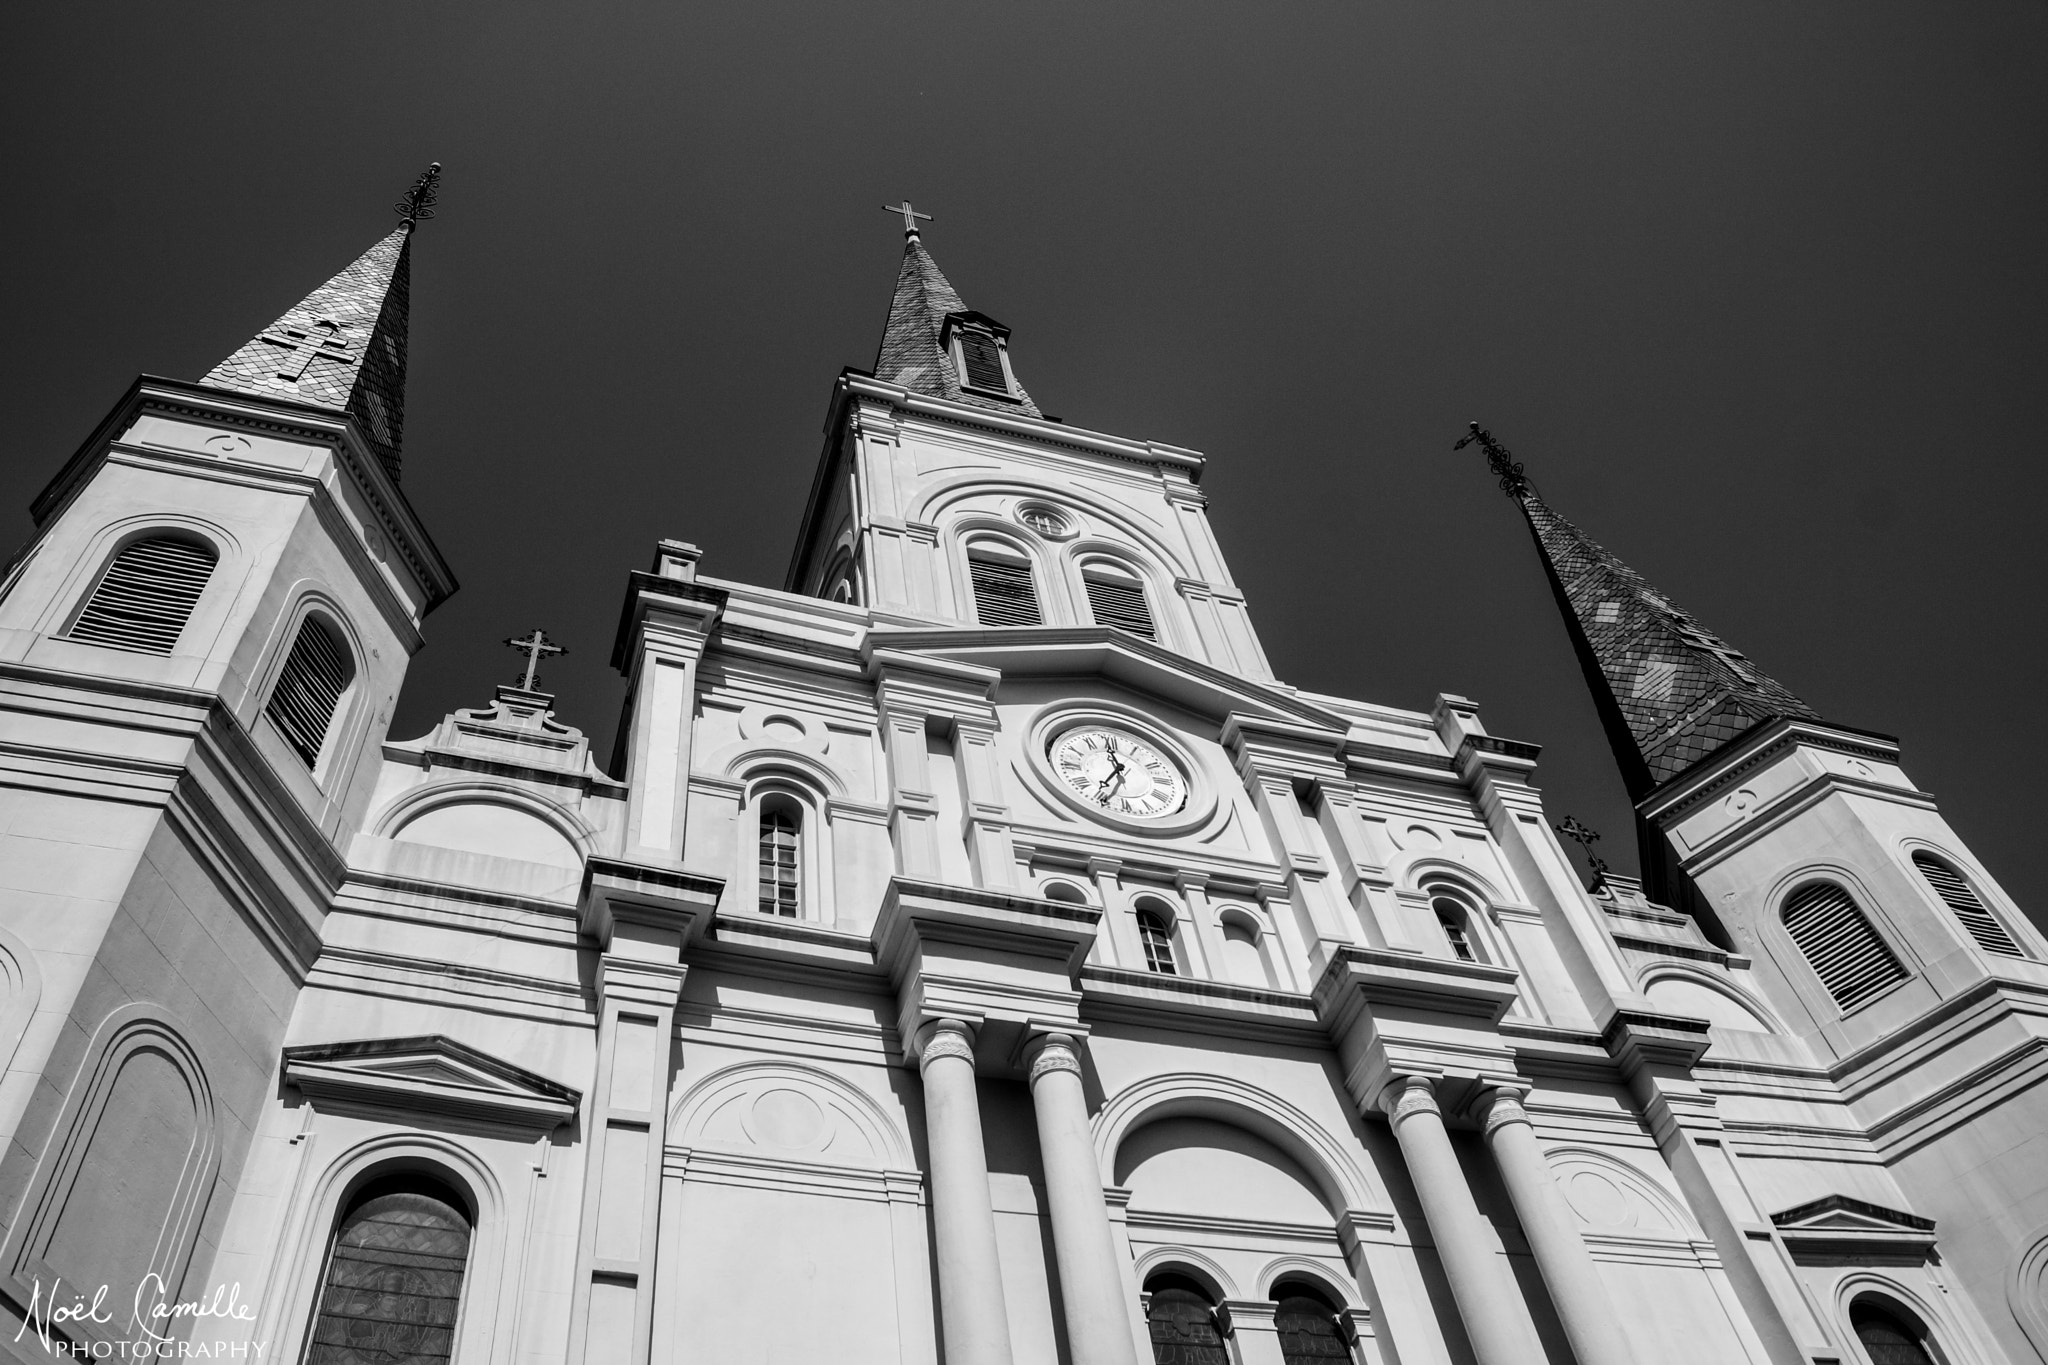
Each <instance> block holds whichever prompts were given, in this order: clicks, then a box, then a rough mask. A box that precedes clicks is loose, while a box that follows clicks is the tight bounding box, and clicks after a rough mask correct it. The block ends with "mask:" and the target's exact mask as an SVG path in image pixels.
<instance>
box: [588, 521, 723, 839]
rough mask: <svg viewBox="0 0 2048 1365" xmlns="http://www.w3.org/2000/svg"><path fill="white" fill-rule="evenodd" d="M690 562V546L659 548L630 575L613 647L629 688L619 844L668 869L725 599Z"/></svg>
mask: <svg viewBox="0 0 2048 1365" xmlns="http://www.w3.org/2000/svg"><path fill="white" fill-rule="evenodd" d="M697 556H698V551H697V547H696V546H694V545H686V544H684V543H683V542H681V541H673V540H665V541H662V542H661V543H660V545H659V546H658V547H657V550H656V554H655V569H654V572H652V573H635V574H633V575H632V577H631V580H630V582H629V585H628V587H627V590H626V607H625V614H624V616H623V618H622V619H621V620H620V622H619V634H618V641H617V643H616V644H614V645H613V647H612V666H613V667H614V668H616V669H618V670H619V671H620V672H621V673H624V674H625V675H626V682H627V686H628V688H629V689H630V690H629V694H628V695H629V696H630V698H631V700H630V702H629V704H628V711H627V719H626V726H625V729H624V730H623V731H622V733H621V735H620V743H621V748H622V750H623V752H622V753H621V754H620V755H619V757H621V758H623V759H624V766H625V777H626V781H627V783H628V785H629V787H630V789H631V790H630V794H629V796H628V799H627V807H626V838H625V845H626V850H627V856H628V857H629V858H631V859H633V860H634V861H637V862H645V863H668V864H670V865H674V864H677V863H680V862H681V861H682V858H683V850H684V848H685V843H684V837H685V833H686V831H685V828H684V826H685V822H686V820H687V818H688V815H689V809H690V749H691V738H692V733H693V731H694V730H695V720H696V709H697V669H698V664H699V662H700V661H701V660H702V659H703V657H704V650H705V647H706V645H707V644H708V643H709V641H710V637H711V633H712V631H713V630H714V629H715V628H716V627H717V625H718V619H719V616H720V614H721V613H722V611H723V610H724V607H725V601H726V594H725V592H724V591H723V590H722V589H718V588H713V587H709V586H707V585H704V584H700V583H698V582H697V581H696V576H697ZM614 766H615V767H616V766H617V764H616V763H615V765H614Z"/></svg>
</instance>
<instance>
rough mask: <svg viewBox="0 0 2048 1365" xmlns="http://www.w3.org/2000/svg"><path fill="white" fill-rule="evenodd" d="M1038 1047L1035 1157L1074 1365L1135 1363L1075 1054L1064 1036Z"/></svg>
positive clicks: (1040, 1040) (1033, 1091)
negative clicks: (1049, 1219) (1047, 1210)
mask: <svg viewBox="0 0 2048 1365" xmlns="http://www.w3.org/2000/svg"><path fill="white" fill-rule="evenodd" d="M1033 1047H1034V1048H1035V1049H1036V1051H1035V1054H1034V1055H1033V1056H1032V1058H1031V1107H1032V1109H1033V1110H1034V1111H1035V1112H1036V1114H1037V1115H1038V1155H1039V1160H1040V1161H1041V1162H1042V1163H1043V1165H1044V1166H1045V1202H1046V1205H1047V1206H1048V1207H1049V1208H1050V1209H1051V1211H1052V1243H1053V1255H1054V1258H1055V1259H1056V1260H1057V1261H1058V1262H1059V1276H1060V1299H1061V1302H1062V1303H1063V1304H1064V1305H1065V1308H1066V1316H1067V1345H1068V1348H1069V1350H1070V1351H1071V1352H1072V1353H1073V1359H1074V1365H1138V1358H1137V1355H1136V1353H1135V1348H1134V1345H1133V1338H1132V1336H1131V1322H1130V1317H1129V1314H1128V1312H1127V1311H1126V1308H1125V1305H1124V1296H1123V1276H1122V1275H1120V1274H1118V1273H1117V1255H1116V1242H1115V1239H1114V1238H1113V1237H1112V1236H1111V1235H1110V1229H1109V1208H1108V1206H1107V1205H1106V1204H1105V1203H1104V1202H1103V1199H1102V1169H1101V1168H1100V1167H1099V1166H1097V1165H1096V1163H1095V1143H1094V1140H1093V1137H1092V1136H1091V1134H1090V1133H1089V1130H1088V1098H1087V1095H1086V1094H1085V1093H1084V1092H1083V1090H1082V1087H1081V1059H1080V1056H1079V1053H1078V1049H1077V1046H1076V1044H1075V1042H1074V1040H1073V1039H1072V1038H1070V1037H1068V1036H1067V1035H1066V1034H1064V1033H1048V1034H1043V1035H1041V1036H1040V1037H1039V1038H1038V1040H1037V1041H1036V1042H1035V1043H1034V1044H1033Z"/></svg>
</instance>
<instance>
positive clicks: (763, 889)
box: [759, 792, 804, 919]
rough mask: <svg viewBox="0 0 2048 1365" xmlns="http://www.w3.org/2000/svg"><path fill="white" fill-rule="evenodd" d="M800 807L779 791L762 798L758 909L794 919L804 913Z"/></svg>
mask: <svg viewBox="0 0 2048 1365" xmlns="http://www.w3.org/2000/svg"><path fill="white" fill-rule="evenodd" d="M803 831H804V812H803V807H802V806H800V805H798V804H797V803H796V801H795V800H794V799H793V798H791V797H789V796H786V795H784V794H783V793H781V792H774V793H770V794H769V795H768V796H765V797H763V798H762V800H761V836H760V878H759V884H760V910H761V913H762V914H764V915H780V916H782V917H783V918H785V919H795V918H797V917H798V916H799V915H801V914H802V913H803V896H802V892H803V880H802V877H803V874H802V867H803Z"/></svg>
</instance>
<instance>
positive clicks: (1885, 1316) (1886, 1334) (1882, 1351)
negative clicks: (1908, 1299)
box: [1849, 1298, 1941, 1365]
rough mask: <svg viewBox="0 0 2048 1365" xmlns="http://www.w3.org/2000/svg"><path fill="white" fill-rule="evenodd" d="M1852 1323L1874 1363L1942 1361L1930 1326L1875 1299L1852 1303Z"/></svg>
mask: <svg viewBox="0 0 2048 1365" xmlns="http://www.w3.org/2000/svg"><path fill="white" fill-rule="evenodd" d="M1849 1325H1850V1326H1851V1327H1854V1328H1855V1329H1856V1340H1857V1341H1859V1342H1861V1343H1862V1345H1863V1353H1864V1354H1865V1355H1867V1356H1869V1357H1870V1365H1941V1358H1940V1357H1939V1356H1937V1355H1935V1353H1934V1347H1933V1344H1932V1343H1931V1342H1930V1341H1929V1340H1928V1337H1927V1330H1926V1329H1925V1328H1923V1327H1921V1326H1920V1324H1919V1323H1917V1322H1915V1321H1912V1320H1911V1319H1910V1318H1908V1316H1907V1315H1906V1314H1904V1313H1899V1312H1894V1311H1893V1310H1892V1309H1891V1308H1890V1307H1889V1306H1888V1305H1886V1304H1882V1303H1879V1302H1878V1301H1877V1300H1875V1299H1870V1298H1862V1299H1858V1300H1857V1301H1856V1302H1855V1303H1853V1304H1851V1305H1849Z"/></svg>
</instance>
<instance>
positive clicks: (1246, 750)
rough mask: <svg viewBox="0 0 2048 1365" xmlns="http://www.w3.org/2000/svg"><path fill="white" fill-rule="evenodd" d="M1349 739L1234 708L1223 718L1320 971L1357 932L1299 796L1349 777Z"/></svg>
mask: <svg viewBox="0 0 2048 1365" xmlns="http://www.w3.org/2000/svg"><path fill="white" fill-rule="evenodd" d="M1343 742H1344V736H1343V735H1342V734H1340V733H1338V732H1337V731H1334V730H1323V729H1319V728H1317V727H1314V726H1308V725H1296V724H1291V723H1286V722H1280V721H1272V720H1265V719H1260V718H1256V717H1252V716H1247V715H1243V714H1241V713H1233V714H1232V715H1231V716H1230V717H1229V719H1227V720H1226V721H1224V723H1223V745H1224V747H1225V748H1226V749H1228V750H1229V751H1230V755H1231V758H1232V760H1233V761H1234V762H1235V764H1236V766H1237V771H1238V775H1239V776H1240V777H1241V778H1243V780H1244V784H1245V788H1246V790H1248V791H1249V792H1250V793H1251V795H1252V802H1253V804H1254V805H1255V806H1256V807H1257V809H1258V812H1259V819H1260V821H1261V823H1263V824H1264V826H1265V829H1266V837H1267V838H1268V839H1269V840H1271V841H1272V846H1273V851H1274V853H1275V854H1276V855H1277V858H1278V861H1279V862H1280V864H1281V867H1282V868H1283V876H1284V877H1285V879H1286V883H1287V891H1288V898H1289V900H1290V901H1291V903H1292V906H1293V910H1294V915H1295V919H1296V921H1297V923H1298V924H1299V925H1300V927H1301V935H1302V938H1303V939H1304V940H1305V946H1306V948H1307V950H1308V959H1309V969H1310V971H1312V972H1313V971H1318V970H1320V969H1321V968H1322V966H1323V964H1324V963H1326V962H1328V961H1329V960H1330V957H1331V954H1332V953H1333V952H1334V951H1335V950H1336V949H1337V948H1338V947H1340V946H1342V945H1344V944H1348V943H1350V942H1352V941H1353V939H1354V937H1355V936H1354V935H1353V934H1352V933H1351V932H1350V930H1349V929H1348V928H1347V927H1346V926H1345V925H1344V924H1343V922H1342V921H1341V919H1340V918H1339V915H1338V912H1337V905H1338V901H1339V899H1340V897H1339V894H1338V891H1337V888H1336V885H1335V884H1334V883H1333V882H1332V881H1331V879H1330V866H1329V863H1328V861H1327V860H1326V859H1325V858H1324V857H1323V855H1322V853H1321V851H1320V850H1318V849H1317V847H1316V845H1315V841H1314V839H1313V838H1312V837H1311V836H1310V834H1309V831H1308V823H1307V821H1306V820H1305V819H1304V817H1303V815H1302V813H1301V803H1300V801H1299V799H1298V798H1297V797H1296V795H1295V793H1296V791H1297V790H1299V789H1300V787H1301V786H1302V785H1305V784H1313V783H1318V782H1321V781H1325V780H1329V781H1337V780H1341V779H1342V777H1343V765H1342V763H1341V762H1340V760H1339V758H1338V755H1339V753H1340V752H1341V749H1342V746H1343Z"/></svg>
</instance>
